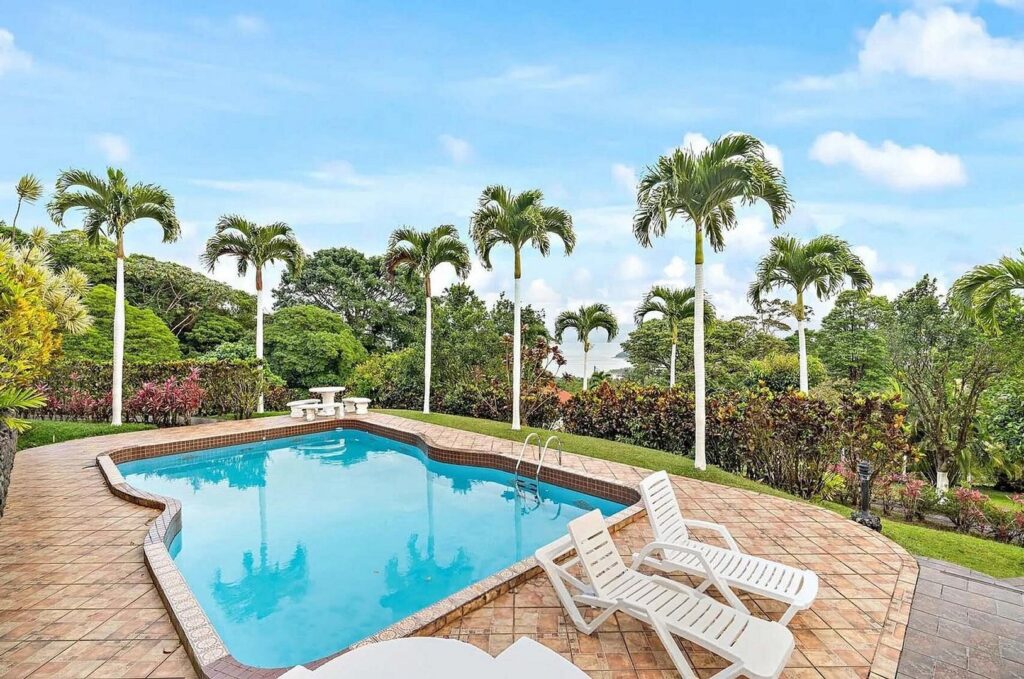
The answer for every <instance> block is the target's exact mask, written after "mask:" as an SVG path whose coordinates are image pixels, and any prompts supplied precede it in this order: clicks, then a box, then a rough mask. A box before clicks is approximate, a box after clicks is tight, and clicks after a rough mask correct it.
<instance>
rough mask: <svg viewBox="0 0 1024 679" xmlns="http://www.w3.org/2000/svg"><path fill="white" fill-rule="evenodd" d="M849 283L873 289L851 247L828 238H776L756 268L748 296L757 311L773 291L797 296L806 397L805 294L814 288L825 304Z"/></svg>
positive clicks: (859, 287) (794, 310)
mask: <svg viewBox="0 0 1024 679" xmlns="http://www.w3.org/2000/svg"><path fill="white" fill-rule="evenodd" d="M846 279H849V280H850V283H851V284H852V285H853V287H854V288H856V289H857V290H861V291H867V290H870V289H871V285H872V281H871V275H870V274H869V273H868V271H867V268H866V267H865V266H864V262H863V261H861V258H860V257H858V256H857V255H856V254H854V252H853V250H852V249H851V248H850V244H849V243H847V242H846V241H844V240H842V239H840V238H836V237H835V236H830V235H827V234H826V235H824V236H818V237H817V238H812V239H811V240H809V241H807V242H806V243H803V242H801V241H800V240H799V239H797V238H794V237H792V236H775V237H774V238H772V242H771V248H770V249H769V251H768V254H767V255H765V257H764V258H763V259H762V260H761V262H760V263H759V264H758V265H757V272H756V273H755V274H754V282H753V283H751V284H750V291H749V292H748V293H747V297H748V298H749V300H750V303H751V305H752V306H753V307H754V308H755V309H756V308H758V307H759V306H761V301H762V300H763V299H764V296H765V295H766V294H767V293H768V292H769V291H771V290H775V289H777V288H781V287H789V288H792V289H793V291H794V292H795V293H796V303H795V304H794V306H793V315H794V316H796V327H797V335H798V336H799V340H800V391H802V392H804V393H807V391H808V389H809V388H810V387H809V386H808V378H807V343H806V340H805V338H804V320H805V319H804V308H805V307H804V293H805V292H807V290H808V289H810V288H813V289H814V291H815V293H816V294H817V295H818V299H820V300H824V299H827V298H829V297H832V296H833V295H835V294H837V293H838V292H839V291H840V290H842V288H843V285H845V284H846Z"/></svg>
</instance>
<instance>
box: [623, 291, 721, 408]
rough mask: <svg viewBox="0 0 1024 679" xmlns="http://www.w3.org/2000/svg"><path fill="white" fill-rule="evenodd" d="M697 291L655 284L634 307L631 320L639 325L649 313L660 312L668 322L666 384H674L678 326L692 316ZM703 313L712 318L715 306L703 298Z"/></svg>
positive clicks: (670, 385)
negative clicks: (669, 340) (669, 344)
mask: <svg viewBox="0 0 1024 679" xmlns="http://www.w3.org/2000/svg"><path fill="white" fill-rule="evenodd" d="M696 298H697V293H696V291H695V290H694V289H693V288H682V289H677V288H670V287H667V286H664V285H655V286H654V287H653V288H651V289H650V290H649V291H648V292H647V294H646V295H644V299H643V301H642V302H640V306H638V307H637V308H636V313H635V314H634V315H633V320H634V322H635V323H636V324H637V325H640V324H642V323H643V322H644V320H645V319H646V318H647V317H648V316H649V315H650V314H661V317H662V318H663V319H664V320H665V321H666V322H668V327H669V330H670V331H671V333H672V357H671V360H670V362H669V369H668V386H669V387H670V388H671V387H674V386H676V347H677V346H678V345H679V326H680V324H681V323H682V322H683V321H684V320H686V319H687V318H693V315H694V314H693V310H694V301H695V300H696ZM704 315H705V316H709V317H711V318H714V315H715V308H714V307H713V306H712V305H711V302H709V301H708V300H707V298H705V299H704Z"/></svg>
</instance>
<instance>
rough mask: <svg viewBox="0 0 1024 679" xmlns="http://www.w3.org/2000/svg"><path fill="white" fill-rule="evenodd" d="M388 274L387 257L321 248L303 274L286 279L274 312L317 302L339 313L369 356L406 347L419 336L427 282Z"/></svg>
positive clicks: (286, 275) (278, 290)
mask: <svg viewBox="0 0 1024 679" xmlns="http://www.w3.org/2000/svg"><path fill="white" fill-rule="evenodd" d="M386 273H387V271H386V269H385V267H384V258H383V257H367V256H366V255H364V254H363V253H361V252H359V251H358V250H354V249H352V248H325V249H323V250H317V251H316V252H314V253H313V254H312V256H310V257H309V258H307V259H306V262H305V265H304V266H303V267H302V271H300V272H296V273H291V272H288V271H286V272H284V274H283V275H282V276H281V283H280V285H278V287H277V288H276V289H275V290H274V300H275V301H274V308H275V309H283V308H285V307H289V306H295V305H298V304H312V305H314V306H318V307H321V308H323V309H327V310H329V311H333V312H334V313H336V314H339V315H341V318H342V319H343V320H344V321H345V323H347V324H348V326H349V327H351V328H352V331H353V332H354V333H356V337H358V338H359V341H360V342H362V343H363V346H364V347H366V350H367V351H369V352H373V353H376V352H382V351H391V350H393V349H398V348H401V347H406V346H409V345H410V344H411V343H413V341H414V340H415V338H416V335H417V328H418V323H417V322H416V319H417V318H418V317H419V316H420V315H421V314H420V311H421V310H420V308H419V304H420V301H419V300H420V297H421V295H420V291H421V290H422V289H423V287H422V286H423V283H422V281H419V280H415V281H409V280H408V279H407V278H406V277H403V278H399V279H392V278H391V277H389V276H387V275H386Z"/></svg>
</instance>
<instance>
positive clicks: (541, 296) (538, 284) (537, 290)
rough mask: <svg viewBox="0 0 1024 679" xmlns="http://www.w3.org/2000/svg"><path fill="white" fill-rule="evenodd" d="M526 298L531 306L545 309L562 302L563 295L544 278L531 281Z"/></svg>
mask: <svg viewBox="0 0 1024 679" xmlns="http://www.w3.org/2000/svg"><path fill="white" fill-rule="evenodd" d="M524 297H525V301H526V302H528V303H529V304H534V305H537V306H543V307H550V306H554V305H557V304H558V303H560V302H561V301H562V295H561V294H559V292H558V291H557V290H555V289H554V288H553V287H551V286H550V285H549V284H548V282H547V281H545V280H544V279H543V278H535V279H533V280H532V281H530V285H529V286H527V288H526V294H525V295H524Z"/></svg>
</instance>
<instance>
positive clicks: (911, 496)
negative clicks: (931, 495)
mask: <svg viewBox="0 0 1024 679" xmlns="http://www.w3.org/2000/svg"><path fill="white" fill-rule="evenodd" d="M924 490H925V483H924V481H922V480H921V479H908V480H907V482H906V483H905V484H903V487H902V488H900V491H899V500H900V505H902V507H903V516H904V517H906V518H907V520H909V521H913V520H914V519H917V518H919V517H920V512H921V499H922V498H923V497H924Z"/></svg>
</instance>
